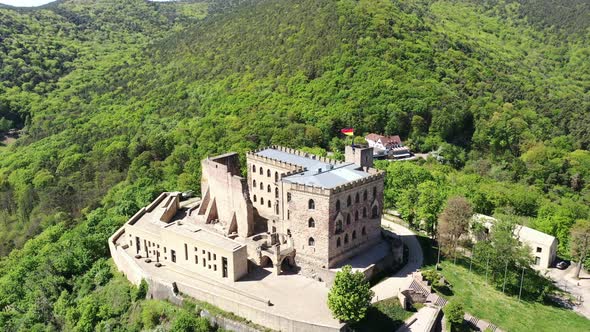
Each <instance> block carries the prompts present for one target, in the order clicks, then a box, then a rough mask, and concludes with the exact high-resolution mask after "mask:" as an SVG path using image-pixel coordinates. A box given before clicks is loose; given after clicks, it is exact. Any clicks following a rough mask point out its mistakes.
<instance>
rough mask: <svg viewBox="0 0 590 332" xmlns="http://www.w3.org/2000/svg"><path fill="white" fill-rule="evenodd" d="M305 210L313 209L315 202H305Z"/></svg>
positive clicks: (311, 200)
mask: <svg viewBox="0 0 590 332" xmlns="http://www.w3.org/2000/svg"><path fill="white" fill-rule="evenodd" d="M307 208H308V209H310V210H314V209H315V202H314V201H313V199H310V200H309V202H307Z"/></svg>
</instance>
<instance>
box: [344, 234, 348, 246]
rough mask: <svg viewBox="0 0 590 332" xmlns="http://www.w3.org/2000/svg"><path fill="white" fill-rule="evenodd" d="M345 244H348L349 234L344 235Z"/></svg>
mask: <svg viewBox="0 0 590 332" xmlns="http://www.w3.org/2000/svg"><path fill="white" fill-rule="evenodd" d="M344 244H348V234H345V235H344Z"/></svg>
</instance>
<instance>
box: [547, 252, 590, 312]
mask: <svg viewBox="0 0 590 332" xmlns="http://www.w3.org/2000/svg"><path fill="white" fill-rule="evenodd" d="M575 269H576V267H575V263H572V264H571V265H570V266H569V267H568V268H567V269H565V270H559V269H557V268H550V269H548V270H547V272H546V275H547V276H548V277H550V278H551V279H552V280H553V281H554V283H555V285H556V286H557V287H559V288H560V289H562V290H564V291H566V292H568V293H570V294H572V296H574V297H575V298H576V300H577V302H578V303H579V304H578V305H576V306H574V308H573V309H574V310H575V311H576V312H579V313H580V314H582V315H584V316H586V318H588V319H590V273H588V272H587V271H584V270H583V269H582V271H581V272H580V279H579V280H578V279H576V278H574V273H575Z"/></svg>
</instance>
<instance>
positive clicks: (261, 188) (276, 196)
mask: <svg viewBox="0 0 590 332" xmlns="http://www.w3.org/2000/svg"><path fill="white" fill-rule="evenodd" d="M252 188H257V186H256V180H252ZM260 190H264V183H262V182H260ZM266 192H268V193H270V192H272V187H271V186H270V184H269V185H267V186H266ZM275 198H279V188H276V187H275Z"/></svg>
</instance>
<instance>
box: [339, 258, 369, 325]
mask: <svg viewBox="0 0 590 332" xmlns="http://www.w3.org/2000/svg"><path fill="white" fill-rule="evenodd" d="M372 298H373V291H372V290H371V286H370V285H369V282H368V281H366V280H365V275H364V274H363V273H362V272H359V271H356V272H352V267H351V266H350V265H346V266H344V267H343V268H342V270H340V271H338V272H337V273H336V278H335V279H334V284H333V285H332V288H331V289H330V292H329V293H328V307H329V308H330V310H331V311H332V314H333V315H334V317H335V318H337V319H339V320H341V321H344V322H347V323H356V322H359V321H360V320H361V319H363V318H364V317H365V314H366V313H367V309H368V308H369V306H370V305H371V299H372Z"/></svg>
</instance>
